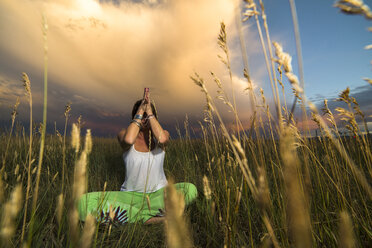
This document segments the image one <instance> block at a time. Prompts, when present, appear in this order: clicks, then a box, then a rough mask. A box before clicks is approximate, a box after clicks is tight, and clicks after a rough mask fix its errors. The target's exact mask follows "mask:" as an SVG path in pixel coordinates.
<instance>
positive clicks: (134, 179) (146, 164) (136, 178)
mask: <svg viewBox="0 0 372 248" xmlns="http://www.w3.org/2000/svg"><path fill="white" fill-rule="evenodd" d="M164 157H165V152H164V151H163V150H162V149H161V148H160V147H156V148H155V149H154V150H152V151H150V152H139V151H137V150H136V149H135V148H134V145H132V146H131V147H130V149H129V150H128V151H127V152H125V153H124V154H123V159H124V163H125V170H126V173H125V181H124V183H123V185H122V186H121V189H120V191H136V192H146V193H150V192H154V191H157V190H159V189H161V188H163V187H165V186H166V185H167V184H168V182H167V178H166V177H165V174H164V168H163V164H164Z"/></svg>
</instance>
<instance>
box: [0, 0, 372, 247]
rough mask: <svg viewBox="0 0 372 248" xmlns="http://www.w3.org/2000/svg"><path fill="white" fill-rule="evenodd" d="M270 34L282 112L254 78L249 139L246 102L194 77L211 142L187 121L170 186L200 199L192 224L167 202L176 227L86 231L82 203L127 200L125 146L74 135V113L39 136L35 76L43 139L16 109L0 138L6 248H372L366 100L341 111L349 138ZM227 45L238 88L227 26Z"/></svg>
mask: <svg viewBox="0 0 372 248" xmlns="http://www.w3.org/2000/svg"><path fill="white" fill-rule="evenodd" d="M248 2H251V1H248ZM252 3H253V2H252ZM250 6H251V7H250V8H252V10H253V12H251V13H253V14H252V16H251V17H252V18H258V15H257V14H254V13H256V12H254V11H256V8H257V7H256V5H255V4H253V5H250ZM262 11H263V10H262ZM345 11H346V10H345ZM44 24H45V23H44ZM264 24H266V23H265V20H264ZM45 26H46V25H44V31H45V32H44V38H45V40H46V30H45V29H46V28H45ZM264 26H265V25H264ZM265 30H266V31H265V32H267V34H266V35H267V37H268V38H267V40H268V43H269V47H270V49H268V50H267V53H266V54H265V56H267V57H268V58H269V60H268V61H273V63H272V72H273V74H271V76H270V77H272V82H273V83H274V84H273V85H272V87H273V98H274V102H275V109H274V110H270V108H269V105H268V104H267V102H266V98H265V95H264V93H263V91H261V95H255V92H254V91H253V87H251V85H250V84H251V83H252V82H251V79H250V76H249V74H248V70H246V71H245V77H246V79H247V83H248V86H249V85H250V89H251V90H249V93H250V95H249V98H250V100H251V106H250V107H251V109H250V111H252V119H251V121H250V128H249V129H244V128H243V127H242V126H243V125H242V124H241V122H240V119H239V113H238V112H237V111H236V106H235V99H234V94H231V95H232V99H231V100H230V99H229V97H228V95H229V94H227V93H226V92H225V91H224V84H222V83H221V82H220V81H219V79H218V78H217V77H216V76H215V75H214V74H212V80H213V81H214V82H215V83H216V86H217V87H218V89H219V90H218V92H217V94H218V97H217V98H218V99H217V100H216V98H214V97H211V94H210V93H209V92H208V89H207V87H206V84H205V80H204V79H202V78H200V77H199V75H198V74H195V75H194V76H192V78H191V79H192V80H190V84H192V81H193V82H194V83H195V84H196V85H197V86H199V87H200V89H201V90H202V92H203V93H204V94H205V97H206V108H205V120H204V122H203V123H201V125H200V128H201V134H202V135H201V137H200V138H191V137H190V135H189V134H190V132H191V131H190V129H191V127H189V126H188V123H187V121H186V122H185V125H184V130H179V133H180V134H181V133H184V135H179V137H173V139H172V140H171V142H170V143H169V145H168V146H167V148H166V159H165V165H164V167H165V172H166V175H167V177H168V179H171V178H172V179H173V180H174V181H175V182H191V183H193V184H195V185H196V186H197V188H198V192H199V196H198V198H197V200H196V201H195V202H194V203H193V204H191V205H190V206H188V207H187V208H186V209H185V213H184V215H183V216H180V215H177V213H176V212H177V211H173V210H172V209H174V207H175V208H179V207H180V205H182V204H181V203H182V199H181V200H178V201H177V200H175V199H176V198H175V197H173V196H170V197H169V198H167V204H168V206H170V208H169V211H167V215H166V221H165V224H156V225H148V226H146V225H142V224H140V223H137V224H127V225H125V226H122V227H114V226H104V227H102V226H99V225H98V224H97V223H95V222H94V221H92V220H89V221H88V220H87V221H86V222H85V223H81V222H78V221H77V218H76V216H77V212H76V205H75V203H76V201H77V199H78V198H79V197H80V196H81V194H83V193H84V192H91V191H115V190H119V189H120V186H121V184H122V182H123V180H124V177H125V169H124V164H123V160H122V151H121V148H120V146H119V144H118V143H117V141H116V139H108V138H97V137H93V138H92V137H90V132H87V134H86V136H85V134H80V132H81V130H80V129H81V127H80V124H79V123H74V125H73V126H72V128H71V126H70V124H71V123H69V119H68V118H69V111H70V107H69V106H68V107H66V112H65V116H66V127H68V128H65V130H61V131H60V132H58V133H54V134H46V132H45V125H46V116H44V122H43V123H44V124H42V125H41V126H40V128H36V125H35V124H32V95H31V90H30V83H31V82H29V80H28V77H27V75H26V74H24V75H23V80H24V83H25V90H26V94H27V96H28V98H29V100H30V101H29V103H30V123H31V124H30V127H29V128H28V129H29V130H32V131H31V132H30V133H29V132H25V131H24V130H25V128H24V127H22V126H20V125H18V124H17V119H16V108H17V104H16V106H15V108H14V111H13V114H12V116H11V128H10V129H8V131H6V132H5V131H3V132H2V133H1V134H0V151H1V156H2V167H1V170H0V208H1V210H2V211H1V222H0V223H1V224H0V239H1V242H0V247H22V246H23V247H69V246H70V247H185V246H194V247H370V246H371V245H372V241H371V240H372V216H371V213H372V211H371V210H372V209H371V208H372V189H371V186H370V182H371V179H372V153H371V141H372V140H371V136H370V135H369V134H365V133H364V132H361V130H360V127H359V125H358V124H359V123H362V124H363V123H364V124H366V121H365V116H364V114H363V112H362V111H361V110H360V107H359V105H358V102H357V99H354V98H352V97H351V96H350V91H349V89H346V90H343V91H342V92H340V96H339V99H338V100H339V101H340V102H342V103H343V104H344V108H341V107H340V108H338V109H336V111H337V112H338V114H339V115H340V117H341V118H342V120H343V121H345V122H346V123H347V128H348V130H349V133H348V134H349V135H347V136H340V135H339V130H338V123H336V121H335V115H334V114H333V113H332V112H331V110H329V108H328V106H327V102H326V101H325V103H324V107H323V109H322V110H321V111H320V110H318V109H317V108H316V107H315V106H314V104H312V103H311V102H309V101H307V99H306V96H305V94H304V93H303V90H302V86H301V82H300V80H298V78H297V76H296V75H295V74H294V72H293V71H292V65H291V57H290V55H289V54H287V53H285V52H284V51H283V48H282V47H281V46H280V45H279V44H277V43H273V46H272V45H271V44H272V43H271V41H270V39H269V35H268V29H267V27H265ZM218 44H219V45H220V47H221V49H222V51H223V52H224V54H225V57H224V58H222V62H223V63H224V64H225V65H226V68H227V71H228V73H229V74H230V76H231V70H230V62H229V50H228V47H227V44H226V31H225V26H224V24H223V23H222V24H221V31H220V34H219V38H218ZM271 49H275V51H274V50H273V51H272V50H271ZM274 52H275V56H274ZM46 56H47V53H46ZM274 61H275V64H274ZM270 66H271V65H269V66H268V68H269V70H270ZM45 71H46V72H47V60H46V63H45ZM274 75H275V76H274ZM46 78H47V77H46ZM284 78H286V79H284ZM283 80H288V81H289V82H290V83H291V87H290V88H289V89H288V90H292V91H293V93H294V96H295V97H296V104H297V108H301V109H302V110H303V113H304V116H303V118H307V119H312V120H313V121H314V123H316V124H317V125H318V130H319V136H318V137H310V136H308V135H307V131H308V130H307V129H306V128H305V129H302V130H301V131H300V128H299V126H298V123H297V122H296V121H295V118H293V110H292V109H294V108H295V106H293V105H290V104H289V103H288V104H287V103H286V102H285V97H284V96H285V94H284V86H283V83H282V82H283ZM45 86H47V79H45ZM279 86H280V87H282V88H281V89H283V95H281V96H280V95H279ZM286 90H287V89H286ZM45 96H47V95H45ZM220 100H222V102H223V103H224V104H226V105H227V106H228V107H229V108H230V110H231V113H232V114H233V115H234V117H235V118H234V119H235V122H234V124H233V126H228V127H227V126H225V123H224V122H223V121H222V118H221V114H220V112H219V110H218V108H217V107H216V101H220ZM292 106H293V107H292ZM44 107H45V109H46V108H47V106H46V103H45V105H44ZM45 113H46V112H45ZM310 114H311V115H310ZM67 124H68V125H67ZM180 202H181V203H180ZM178 204H180V205H178Z"/></svg>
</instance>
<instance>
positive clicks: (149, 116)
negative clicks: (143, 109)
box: [147, 115, 155, 120]
mask: <svg viewBox="0 0 372 248" xmlns="http://www.w3.org/2000/svg"><path fill="white" fill-rule="evenodd" d="M152 118H155V115H148V116H147V119H149V120H150V119H152Z"/></svg>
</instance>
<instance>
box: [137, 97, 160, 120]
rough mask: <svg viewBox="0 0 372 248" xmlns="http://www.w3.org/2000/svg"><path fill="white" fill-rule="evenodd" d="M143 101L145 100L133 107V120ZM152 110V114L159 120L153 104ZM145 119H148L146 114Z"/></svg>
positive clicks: (139, 101)
mask: <svg viewBox="0 0 372 248" xmlns="http://www.w3.org/2000/svg"><path fill="white" fill-rule="evenodd" d="M142 101H143V99H141V100H138V101H137V102H136V103H135V104H134V105H133V109H132V119H133V118H134V116H135V115H136V113H137V111H138V108H139V106H141V103H142ZM151 109H152V113H153V114H154V115H155V117H156V119H157V118H158V114H157V113H156V109H155V106H154V104H152V103H151ZM143 118H146V113H145V114H144V116H143Z"/></svg>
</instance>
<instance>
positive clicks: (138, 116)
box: [133, 115, 143, 120]
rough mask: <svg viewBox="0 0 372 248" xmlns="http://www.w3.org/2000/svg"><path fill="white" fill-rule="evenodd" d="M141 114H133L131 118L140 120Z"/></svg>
mask: <svg viewBox="0 0 372 248" xmlns="http://www.w3.org/2000/svg"><path fill="white" fill-rule="evenodd" d="M142 117H143V115H135V116H134V118H133V119H139V120H142Z"/></svg>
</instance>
